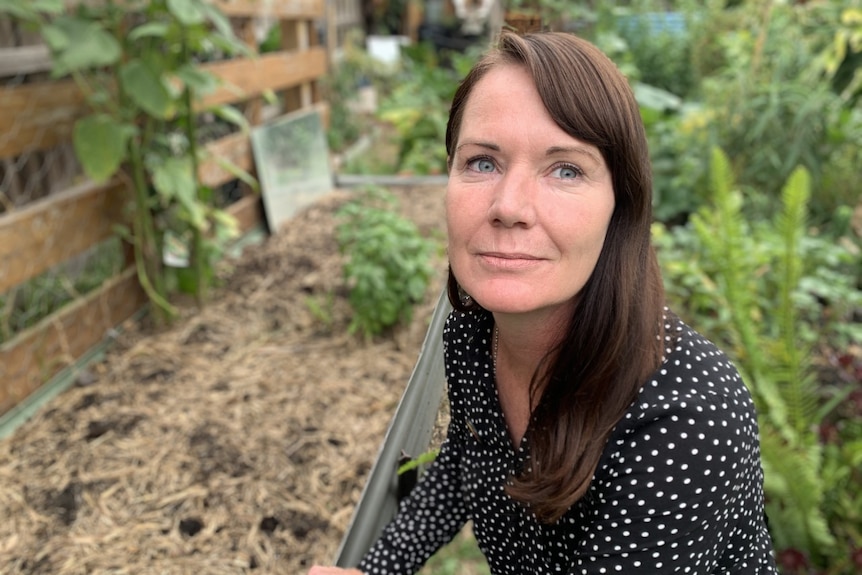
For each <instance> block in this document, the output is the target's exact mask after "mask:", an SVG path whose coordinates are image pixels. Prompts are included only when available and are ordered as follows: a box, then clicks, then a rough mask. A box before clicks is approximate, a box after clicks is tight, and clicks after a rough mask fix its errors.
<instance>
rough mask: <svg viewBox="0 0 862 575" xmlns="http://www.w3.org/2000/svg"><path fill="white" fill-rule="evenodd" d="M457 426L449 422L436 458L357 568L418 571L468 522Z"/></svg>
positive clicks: (393, 574)
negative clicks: (463, 492) (462, 484)
mask: <svg viewBox="0 0 862 575" xmlns="http://www.w3.org/2000/svg"><path fill="white" fill-rule="evenodd" d="M455 427H456V426H453V425H450V426H449V431H448V434H447V438H446V441H444V442H443V445H442V446H441V447H440V453H439V454H438V455H437V458H436V459H435V460H434V462H433V463H432V464H431V466H430V467H429V468H428V470H427V472H426V473H425V474H424V475H423V476H422V478H421V479H420V481H419V483H418V484H417V485H416V487H414V488H413V491H411V492H410V495H409V496H407V498H406V499H404V500H403V501H402V502H401V504H400V506H399V511H398V514H397V515H396V516H395V518H394V519H393V520H392V521H391V522H390V523H389V525H387V526H386V528H385V529H384V530H383V534H382V535H381V537H380V539H379V540H378V541H377V542H376V543H375V544H374V546H373V547H372V548H371V549H370V550H369V551H368V553H367V554H366V555H365V557H364V558H363V559H362V561H361V562H360V564H359V569H360V570H361V571H363V572H364V573H366V574H367V575H382V574H386V575H399V574H404V575H407V574H411V573H415V572H416V571H418V570H419V569H420V568H421V567H422V565H423V564H424V563H425V561H427V560H428V558H429V557H431V555H433V554H434V552H436V551H437V550H438V549H439V548H440V547H442V546H443V545H445V544H446V543H448V542H449V541H451V540H452V538H453V537H454V536H455V535H456V534H457V533H458V532H459V531H460V529H461V527H462V526H463V525H464V523H465V522H466V516H467V513H466V509H465V505H464V500H463V497H462V495H461V479H460V471H459V463H460V451H461V448H460V441H459V436H458V431H457V430H456V429H455Z"/></svg>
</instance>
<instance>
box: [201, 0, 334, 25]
mask: <svg viewBox="0 0 862 575" xmlns="http://www.w3.org/2000/svg"><path fill="white" fill-rule="evenodd" d="M212 4H213V5H215V6H216V7H217V8H219V9H220V10H221V11H222V13H223V14H224V15H226V16H238V17H244V16H246V17H253V16H263V17H268V18H278V19H280V20H286V19H315V18H323V16H324V14H325V13H326V1H325V0H212Z"/></svg>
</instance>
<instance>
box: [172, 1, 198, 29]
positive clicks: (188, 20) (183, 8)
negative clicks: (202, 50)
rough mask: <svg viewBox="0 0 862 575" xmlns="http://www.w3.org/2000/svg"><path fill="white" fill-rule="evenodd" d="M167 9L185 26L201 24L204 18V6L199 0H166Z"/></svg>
mask: <svg viewBox="0 0 862 575" xmlns="http://www.w3.org/2000/svg"><path fill="white" fill-rule="evenodd" d="M167 6H168V11H169V12H170V13H171V14H173V16H174V18H176V19H177V20H179V21H180V23H181V24H184V25H185V26H192V25H194V24H201V23H203V22H204V21H205V20H206V16H207V14H206V8H205V7H204V5H203V3H202V2H201V1H200V0H168V2H167Z"/></svg>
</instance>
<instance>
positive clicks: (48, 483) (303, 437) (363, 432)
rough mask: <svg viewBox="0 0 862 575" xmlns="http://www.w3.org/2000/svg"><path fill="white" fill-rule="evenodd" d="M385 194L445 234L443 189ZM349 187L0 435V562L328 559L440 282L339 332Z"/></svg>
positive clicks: (196, 567)
mask: <svg viewBox="0 0 862 575" xmlns="http://www.w3.org/2000/svg"><path fill="white" fill-rule="evenodd" d="M396 193H397V195H399V196H400V197H401V206H402V211H404V213H405V214H406V215H407V216H408V217H410V218H411V219H413V220H414V221H415V222H416V223H417V224H418V225H419V227H420V229H421V230H422V231H423V233H424V234H425V235H436V236H437V237H438V238H442V234H443V231H444V227H443V207H442V194H443V190H441V189H413V190H401V191H397V192H396ZM346 197H348V195H347V194H346V193H337V194H333V195H332V196H331V197H327V198H325V199H324V200H321V201H320V202H318V203H317V204H315V205H314V206H313V207H311V208H310V209H308V210H307V211H305V212H304V213H302V214H300V215H299V216H297V217H295V218H294V219H293V220H292V221H291V222H290V223H288V224H287V225H286V226H285V227H284V229H283V231H282V232H281V233H279V234H278V235H276V236H274V237H272V238H269V239H268V240H267V241H266V242H264V243H263V244H261V245H257V246H252V247H250V248H247V249H246V251H245V252H244V254H243V255H242V257H241V258H240V259H238V260H235V261H233V263H232V266H233V269H231V270H229V271H227V272H225V281H224V284H223V286H222V287H221V288H219V289H218V292H217V293H216V294H214V297H213V299H212V301H211V303H209V304H208V306H207V307H206V308H205V309H204V310H203V311H200V312H198V311H197V310H194V309H192V308H189V309H187V310H185V312H184V317H183V319H182V320H181V321H179V322H178V323H177V324H175V325H174V326H172V327H171V328H170V329H167V330H164V329H163V330H154V329H151V328H147V327H146V326H141V325H130V326H125V329H124V330H123V331H122V332H121V333H120V335H119V336H118V339H117V341H116V343H115V345H114V346H113V348H112V350H111V351H110V353H109V355H108V357H107V358H106V360H105V361H103V362H101V363H99V364H97V365H92V366H90V367H89V368H88V369H87V371H85V372H83V373H81V374H80V376H79V379H78V381H77V384H76V385H75V386H73V387H72V388H70V389H69V390H68V391H67V392H65V393H64V394H62V395H61V396H60V397H58V398H57V399H56V400H54V401H53V402H51V403H50V404H49V405H47V406H45V407H44V408H43V409H42V410H41V412H40V413H39V414H38V415H37V416H36V417H34V418H33V419H32V420H31V421H29V422H28V423H26V424H25V425H23V426H22V427H21V428H19V429H18V430H17V431H16V432H15V433H14V434H13V435H12V436H11V437H10V438H8V439H6V440H3V441H2V442H0V518H2V520H0V573H4V574H6V573H10V574H11V573H16V574H17V573H28V574H36V573H51V574H60V575H71V574H84V573H117V574H120V573H129V574H140V573H171V574H173V573H177V574H180V573H182V574H185V573H193V574H221V573H254V574H266V573H283V574H297V573H305V572H306V570H307V568H308V566H310V565H311V564H312V563H316V562H324V563H329V562H331V561H332V560H333V558H334V555H335V552H336V550H337V547H338V544H339V542H340V540H341V537H342V535H343V533H344V530H345V528H346V526H347V524H348V522H349V520H350V517H351V514H352V511H353V507H354V505H355V503H356V502H357V501H358V499H359V495H360V492H361V489H362V487H363V485H364V482H365V479H366V476H367V474H368V472H369V470H370V468H371V465H372V464H373V461H374V458H375V456H376V454H377V451H378V449H379V446H380V442H381V440H382V437H383V434H384V433H385V430H386V427H387V425H388V423H389V421H390V418H391V416H392V414H393V412H394V408H395V406H396V405H397V402H398V400H399V398H400V396H401V393H402V391H403V389H404V385H405V383H406V382H407V380H408V378H409V375H410V373H411V370H412V368H413V365H414V364H415V362H416V359H417V357H418V353H419V349H420V346H421V343H422V339H423V337H424V335H425V330H426V326H427V321H428V319H429V318H430V315H431V312H432V310H433V306H434V303H435V302H436V299H437V295H438V294H439V292H440V289H441V288H442V286H443V282H444V279H445V263H444V262H442V261H441V262H439V265H438V266H437V267H438V268H439V270H440V274H439V277H437V278H435V281H434V284H433V285H432V286H431V287H430V288H429V290H428V294H427V297H426V300H425V302H424V303H423V304H422V305H421V306H420V308H419V309H417V311H416V314H415V317H414V321H413V322H412V324H411V325H409V326H404V327H402V328H399V329H398V330H396V331H395V333H393V334H391V336H389V337H387V338H384V339H381V340H379V341H375V342H371V343H367V342H363V341H361V340H358V339H357V338H355V337H352V336H349V335H347V334H346V326H347V324H348V321H349V307H348V305H347V302H346V288H345V286H344V282H343V280H342V277H341V264H342V259H341V256H340V255H339V254H338V250H337V245H336V243H335V238H334V234H333V231H334V227H335V219H334V211H335V209H336V207H337V206H338V205H340V203H341V202H343V201H344V199H345V198H346ZM327 294H335V297H334V298H333V299H332V300H331V306H329V305H328V304H326V301H327ZM310 297H311V298H316V301H318V302H319V303H322V304H323V305H324V308H325V309H329V310H330V311H331V315H332V321H331V325H330V326H328V325H327V324H326V322H322V321H321V319H320V318H319V317H318V316H315V314H314V313H312V312H311V309H310V306H309V305H308V303H307V301H306V300H307V298H310Z"/></svg>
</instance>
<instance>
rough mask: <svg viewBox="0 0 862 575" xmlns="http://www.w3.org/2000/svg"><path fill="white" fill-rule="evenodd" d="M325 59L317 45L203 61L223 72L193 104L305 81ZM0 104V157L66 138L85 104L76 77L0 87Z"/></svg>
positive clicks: (236, 99)
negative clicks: (218, 82) (218, 81)
mask: <svg viewBox="0 0 862 575" xmlns="http://www.w3.org/2000/svg"><path fill="white" fill-rule="evenodd" d="M326 64H327V63H326V49H325V48H323V47H320V46H315V47H312V48H310V49H309V50H308V51H305V52H293V53H286V52H275V53H272V54H265V55H263V56H260V57H256V58H236V59H233V60H225V61H223V62H214V63H210V64H206V65H204V66H203V68H204V69H206V70H208V71H210V72H212V73H214V74H215V75H216V76H219V77H220V78H222V80H223V81H224V85H223V86H222V87H221V88H219V89H218V90H216V91H215V92H213V93H212V94H209V95H208V96H206V97H205V98H203V99H202V101H201V102H200V103H199V104H198V106H197V108H198V109H204V108H207V107H209V106H214V105H218V104H228V103H233V102H240V101H243V100H247V99H249V98H253V97H255V96H260V95H261V94H262V93H263V92H264V91H266V90H273V91H278V90H284V89H286V88H289V87H291V86H298V85H301V84H303V83H307V82H310V81H311V80H314V79H317V78H318V77H321V76H323V75H324V74H326ZM0 110H2V111H3V113H2V114H0V158H11V157H15V156H18V155H19V154H21V153H23V152H30V151H36V150H45V149H48V148H51V147H54V146H56V145H58V144H60V143H62V142H66V141H68V140H69V139H71V134H72V125H73V123H74V121H75V120H76V119H77V118H78V117H80V116H82V115H84V114H85V113H86V112H87V106H86V102H85V100H84V96H83V95H82V94H81V92H80V90H78V88H77V86H76V85H75V83H74V82H72V81H70V80H61V81H57V82H45V83H35V84H24V85H21V86H14V87H10V88H6V89H3V90H0Z"/></svg>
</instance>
